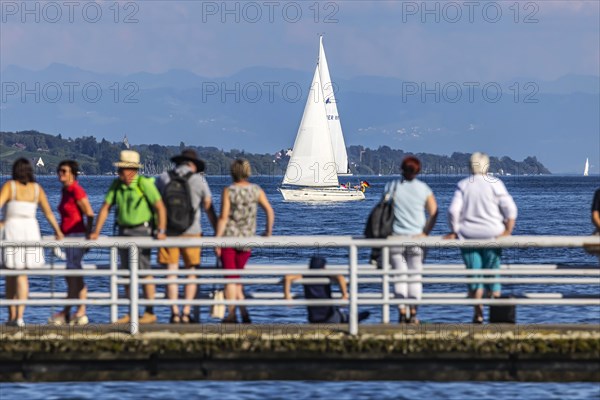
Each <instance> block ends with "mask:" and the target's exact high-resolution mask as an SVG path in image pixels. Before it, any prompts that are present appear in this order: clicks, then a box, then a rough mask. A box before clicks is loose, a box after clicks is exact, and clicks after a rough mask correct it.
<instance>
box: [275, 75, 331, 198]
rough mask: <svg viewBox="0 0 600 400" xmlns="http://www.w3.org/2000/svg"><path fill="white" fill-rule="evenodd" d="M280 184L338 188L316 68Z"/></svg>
mask: <svg viewBox="0 0 600 400" xmlns="http://www.w3.org/2000/svg"><path fill="white" fill-rule="evenodd" d="M283 184H284V185H294V186H308V187H331V186H338V185H339V183H338V177H337V168H336V163H335V159H334V157H333V148H332V145H331V136H330V134H329V126H328V124H327V113H326V110H325V102H324V100H323V87H322V84H321V78H320V76H319V66H318V65H317V68H316V69H315V75H314V77H313V81H312V85H311V88H310V91H309V93H308V99H307V100H306V106H305V107H304V114H303V115H302V122H300V128H298V134H297V135H296V141H295V142H294V149H293V152H292V157H291V159H290V162H289V164H288V167H287V170H286V171H285V177H284V178H283Z"/></svg>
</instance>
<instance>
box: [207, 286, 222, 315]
mask: <svg viewBox="0 0 600 400" xmlns="http://www.w3.org/2000/svg"><path fill="white" fill-rule="evenodd" d="M210 297H211V298H212V299H213V301H215V302H217V301H223V300H225V292H223V290H221V289H214V290H213V291H212V292H211V294H210ZM210 317H211V318H216V319H223V318H225V304H213V305H212V306H210Z"/></svg>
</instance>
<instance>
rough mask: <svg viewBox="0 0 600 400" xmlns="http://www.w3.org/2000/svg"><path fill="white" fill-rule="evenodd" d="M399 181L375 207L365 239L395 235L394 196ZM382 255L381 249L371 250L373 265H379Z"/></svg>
mask: <svg viewBox="0 0 600 400" xmlns="http://www.w3.org/2000/svg"><path fill="white" fill-rule="evenodd" d="M397 184H398V183H397V181H394V182H392V184H391V185H390V188H389V189H388V190H387V191H386V192H384V194H383V196H382V197H381V200H379V203H377V204H376V205H375V207H373V209H372V210H371V213H370V214H369V217H368V218H367V224H366V226H365V237H366V238H367V239H385V238H387V237H388V236H390V235H391V234H392V233H393V226H394V196H393V195H392V194H393V193H394V192H395V190H396V186H397ZM380 255H381V248H378V247H374V248H372V249H371V257H370V260H369V261H370V262H371V263H377V260H378V259H379V257H380Z"/></svg>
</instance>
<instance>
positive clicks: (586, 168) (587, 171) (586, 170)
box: [583, 158, 590, 176]
mask: <svg viewBox="0 0 600 400" xmlns="http://www.w3.org/2000/svg"><path fill="white" fill-rule="evenodd" d="M589 174H590V160H589V158H586V159H585V166H584V167H583V176H588V175H589Z"/></svg>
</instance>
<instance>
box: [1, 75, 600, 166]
mask: <svg viewBox="0 0 600 400" xmlns="http://www.w3.org/2000/svg"><path fill="white" fill-rule="evenodd" d="M331 72H332V76H333V80H334V82H335V86H336V88H337V90H336V97H337V102H338V109H339V112H340V116H341V120H342V126H343V128H344V135H345V139H346V145H348V146H350V145H363V146H368V147H372V148H377V147H378V146H381V145H387V146H390V147H392V148H399V149H403V150H404V151H407V152H428V153H437V154H447V155H450V154H452V153H453V152H471V151H475V150H483V151H486V152H488V153H490V154H492V155H508V156H510V157H512V158H515V159H524V158H525V157H527V156H536V157H537V158H538V160H540V161H541V162H543V163H544V165H546V166H547V167H548V168H549V169H550V170H551V171H552V172H555V173H556V172H581V171H582V170H583V164H584V162H585V158H586V157H589V159H590V164H591V169H590V173H593V174H598V172H599V171H600V168H599V165H600V78H599V77H594V76H577V75H568V76H564V77H562V78H560V79H557V80H555V81H551V82H548V81H539V80H536V79H532V78H515V79H514V80H512V81H509V82H439V83H437V84H436V83H435V82H426V83H424V82H407V81H403V80H400V79H395V78H386V77H374V76H362V77H355V78H352V79H337V80H336V77H335V71H331ZM311 79H312V71H308V70H307V71H297V70H289V69H272V68H266V67H254V68H248V69H245V70H242V71H240V72H239V73H236V74H234V75H232V76H228V77H223V78H207V77H201V76H198V75H195V74H193V73H191V72H188V71H182V70H171V71H168V72H165V73H162V74H150V73H143V72H142V73H136V74H131V75H127V76H119V75H112V74H101V73H94V72H91V71H85V70H81V69H78V68H74V67H70V66H66V65H61V64H52V65H50V66H49V67H47V68H46V69H44V70H41V71H30V70H27V69H23V68H20V67H15V66H8V67H6V68H5V69H4V70H2V71H1V77H0V80H1V82H2V93H1V104H0V116H1V118H0V130H2V131H19V130H27V129H35V130H39V131H44V132H48V133H52V134H59V133H60V134H62V136H63V137H69V136H70V137H80V136H83V135H86V136H89V135H93V136H95V137H97V138H98V139H99V140H100V139H101V138H106V139H108V140H111V141H112V140H114V141H118V140H120V139H122V138H123V136H124V135H125V134H126V135H127V137H128V139H129V141H130V142H131V143H157V144H170V145H178V144H179V143H180V142H184V143H186V144H190V145H195V146H215V147H217V148H223V149H232V148H235V149H244V150H246V151H249V152H257V153H274V152H276V151H278V150H280V149H282V148H289V147H291V146H292V145H293V142H294V138H295V135H296V132H297V129H298V124H299V122H300V119H301V117H302V111H303V108H304V105H305V102H306V96H307V93H308V89H309V85H310V82H311ZM484 88H485V89H484ZM499 93H501V94H502V95H501V98H498V94H499ZM459 95H460V96H459Z"/></svg>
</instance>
